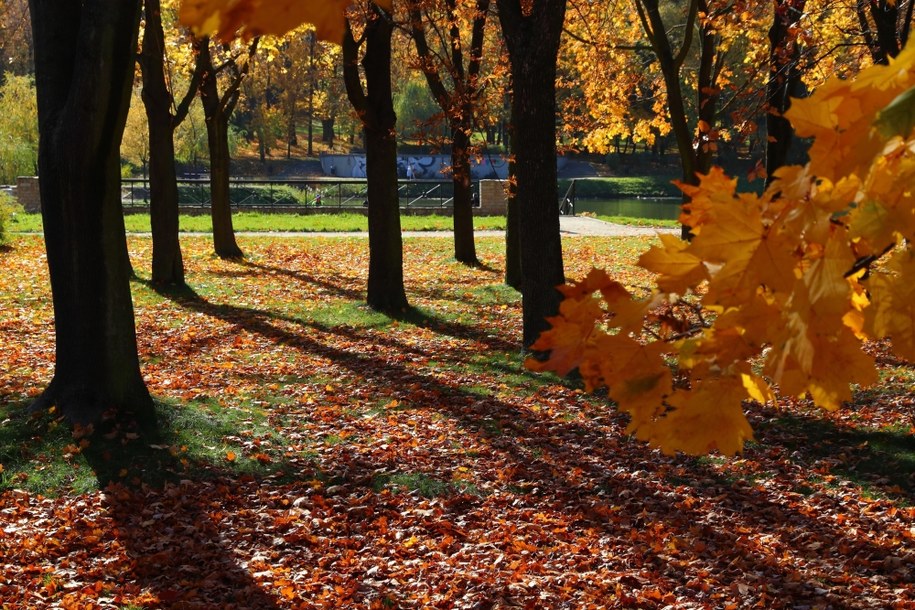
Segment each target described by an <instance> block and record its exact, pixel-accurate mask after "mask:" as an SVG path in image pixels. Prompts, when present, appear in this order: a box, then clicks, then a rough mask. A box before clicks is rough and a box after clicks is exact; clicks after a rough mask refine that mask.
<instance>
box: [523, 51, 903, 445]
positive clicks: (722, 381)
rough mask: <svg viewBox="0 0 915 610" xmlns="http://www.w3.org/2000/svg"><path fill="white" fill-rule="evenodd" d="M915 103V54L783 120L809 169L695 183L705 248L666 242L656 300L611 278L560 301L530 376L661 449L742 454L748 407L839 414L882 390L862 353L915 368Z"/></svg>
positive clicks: (695, 225) (687, 211) (698, 228)
mask: <svg viewBox="0 0 915 610" xmlns="http://www.w3.org/2000/svg"><path fill="white" fill-rule="evenodd" d="M913 98H915V48H909V49H908V50H906V51H905V52H903V53H902V54H900V55H899V57H898V58H897V59H896V60H895V61H893V62H891V63H890V64H889V65H886V66H884V65H877V66H873V67H871V68H869V69H867V70H865V71H864V72H862V73H861V74H860V76H859V77H858V78H857V79H856V80H853V81H848V80H839V79H835V80H833V81H831V82H828V83H827V84H825V85H824V86H823V87H821V88H820V89H818V90H817V91H816V92H815V93H814V94H813V95H812V96H811V97H810V98H807V99H802V100H795V101H794V104H793V106H792V108H791V110H790V111H789V112H788V115H787V116H788V118H789V119H790V120H791V121H792V124H793V125H794V127H795V129H796V131H797V133H798V135H799V136H801V137H811V138H814V143H813V145H812V147H811V150H810V159H811V160H810V162H809V163H808V164H807V165H806V166H803V167H801V166H789V167H784V168H781V169H780V170H779V171H777V172H776V174H775V176H774V177H775V179H774V180H773V182H772V183H771V184H770V185H769V186H768V187H767V188H766V190H765V191H764V192H763V193H762V194H759V195H757V194H755V193H737V192H736V191H735V189H736V184H737V181H736V180H735V179H729V178H728V177H727V176H725V174H724V173H723V172H722V171H721V170H720V169H713V170H712V171H711V172H710V173H709V174H708V175H706V176H702V177H701V178H700V183H699V184H698V185H697V186H691V185H687V184H681V185H680V188H681V189H683V191H684V193H685V194H686V195H687V196H688V197H689V198H690V203H688V204H686V205H685V207H684V213H683V214H682V216H681V222H683V223H684V224H685V225H687V226H688V227H689V228H690V231H691V233H692V235H693V238H692V240H691V241H689V242H684V241H680V240H679V239H677V238H675V237H672V236H669V235H661V236H660V239H661V243H660V245H657V246H654V247H652V248H651V249H650V250H648V251H647V252H645V253H644V254H643V255H642V256H641V257H640V259H639V265H641V266H642V267H643V268H645V269H647V270H648V271H651V272H654V273H656V274H657V276H656V280H655V290H654V291H653V293H652V294H651V295H650V296H647V297H644V298H638V297H635V296H633V295H631V294H630V293H629V291H627V289H626V288H625V287H624V286H623V285H622V284H621V283H619V282H617V281H615V280H613V279H612V278H611V277H610V276H609V275H608V274H606V273H604V272H601V271H597V270H594V271H592V272H591V273H590V274H589V275H588V276H587V277H586V278H585V279H584V280H582V281H580V282H574V283H572V284H569V285H566V286H562V287H560V288H559V289H560V291H561V292H562V293H563V295H564V296H565V300H564V301H563V303H562V305H561V308H560V314H559V315H558V316H556V317H554V318H551V320H550V322H551V324H552V328H551V329H550V330H548V331H546V332H545V333H543V335H542V336H541V337H540V339H539V340H538V341H537V342H536V343H535V344H534V345H533V349H534V350H543V351H546V350H549V352H550V355H549V358H548V359H547V360H546V361H543V362H540V361H537V360H535V359H530V360H529V362H528V366H529V367H530V368H532V369H534V370H538V371H543V370H551V371H555V372H557V373H559V374H560V375H564V374H566V373H568V372H570V371H572V370H573V369H578V370H579V371H580V373H581V376H582V378H583V379H584V381H585V383H586V385H587V386H588V388H589V389H593V388H596V387H601V386H607V387H608V388H609V395H610V398H611V399H612V400H613V401H615V402H616V403H617V405H618V408H619V409H620V410H622V411H624V412H626V413H628V414H629V415H630V416H631V422H630V424H629V428H628V430H629V432H631V433H634V434H635V435H636V436H637V437H638V438H639V439H642V440H646V441H648V442H649V443H651V444H652V445H654V446H657V447H659V448H661V449H662V450H663V451H665V452H668V453H670V452H674V451H683V452H686V453H689V454H702V453H707V452H709V451H712V450H715V449H717V450H718V451H720V452H722V453H724V454H729V455H730V454H734V453H736V452H738V451H740V450H741V449H742V447H743V443H744V441H745V440H748V439H751V438H752V430H751V428H750V425H749V424H748V422H747V419H746V417H745V416H744V412H743V402H744V401H746V400H756V401H759V402H768V401H774V400H775V394H774V390H775V389H776V388H777V389H778V391H779V392H780V393H781V394H783V395H785V396H797V397H801V396H808V397H809V398H811V399H812V400H813V401H814V402H815V403H816V404H817V405H818V406H821V407H823V408H826V409H836V408H838V407H839V406H840V405H841V404H842V403H843V402H845V401H848V400H850V399H851V387H852V385H853V384H859V385H862V386H866V385H869V384H872V383H874V382H876V381H877V373H876V368H875V364H874V360H873V358H872V357H871V356H870V355H868V354H867V353H866V352H865V351H864V349H863V341H864V340H867V339H874V338H891V340H892V348H893V350H894V351H895V353H896V355H897V356H899V357H901V358H904V359H908V360H912V359H913V358H915V323H913V322H915V284H913V283H912V282H911V280H910V278H911V277H913V275H915V248H913V246H912V244H913V240H915V205H913V204H915V195H913V192H912V189H911V185H912V183H913V179H915V133H913V129H912V128H913V126H915V120H913V118H912V117H913V114H915V112H913V110H915V106H913V103H915V102H913ZM671 363H674V364H673V366H672V364H671Z"/></svg>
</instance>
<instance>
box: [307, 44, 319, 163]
mask: <svg viewBox="0 0 915 610" xmlns="http://www.w3.org/2000/svg"><path fill="white" fill-rule="evenodd" d="M317 40H318V37H317V36H315V33H314V32H309V34H308V156H309V157H313V156H314V155H315V152H314V142H315V133H314V124H315V85H316V84H315V44H316V43H317Z"/></svg>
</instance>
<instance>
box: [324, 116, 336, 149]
mask: <svg viewBox="0 0 915 610" xmlns="http://www.w3.org/2000/svg"><path fill="white" fill-rule="evenodd" d="M334 123H336V119H334V118H330V119H321V141H322V142H324V143H325V144H327V146H328V147H329V148H333V147H334V136H336V133H334Z"/></svg>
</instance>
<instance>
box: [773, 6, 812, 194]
mask: <svg viewBox="0 0 915 610" xmlns="http://www.w3.org/2000/svg"><path fill="white" fill-rule="evenodd" d="M805 3H806V0H780V1H779V2H777V3H776V5H775V10H774V12H773V18H772V26H771V27H770V28H769V81H768V82H767V83H766V106H767V108H766V110H767V112H766V136H767V138H766V140H767V142H766V184H767V185H768V184H770V183H771V182H772V180H773V178H774V174H775V170H777V169H778V168H780V167H782V166H783V165H785V163H787V160H788V153H789V152H790V151H791V144H792V142H793V141H794V129H793V128H792V127H791V122H790V121H789V120H788V119H786V118H785V113H786V112H787V111H788V108H790V107H791V98H792V97H795V96H797V94H798V92H799V90H800V86H801V72H800V68H799V66H798V62H799V61H800V51H799V49H798V48H797V45H793V46H792V47H790V49H789V44H788V43H789V31H790V30H789V28H790V27H791V25H792V24H793V23H794V22H795V21H796V20H797V19H798V18H800V16H801V15H802V14H803V12H804V4H805Z"/></svg>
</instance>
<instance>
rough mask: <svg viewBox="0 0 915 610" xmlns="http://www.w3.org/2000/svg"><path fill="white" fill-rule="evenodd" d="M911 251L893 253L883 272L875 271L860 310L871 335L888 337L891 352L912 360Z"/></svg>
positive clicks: (914, 289)
mask: <svg viewBox="0 0 915 610" xmlns="http://www.w3.org/2000/svg"><path fill="white" fill-rule="evenodd" d="M913 273H915V253H913V252H912V249H911V248H906V249H905V250H903V251H900V252H897V253H896V254H895V255H894V256H893V258H892V259H891V260H890V263H889V265H888V268H887V269H886V270H885V271H881V272H875V273H874V274H873V275H872V276H871V278H870V279H869V280H867V282H866V283H867V286H868V288H869V290H870V297H871V306H870V307H868V308H866V309H865V310H864V319H865V328H866V329H867V330H868V332H869V333H870V334H871V335H873V336H875V337H890V338H891V340H892V347H893V351H894V352H895V353H896V354H898V355H899V356H901V357H903V358H905V359H907V360H915V282H913V281H912V277H915V276H913Z"/></svg>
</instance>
